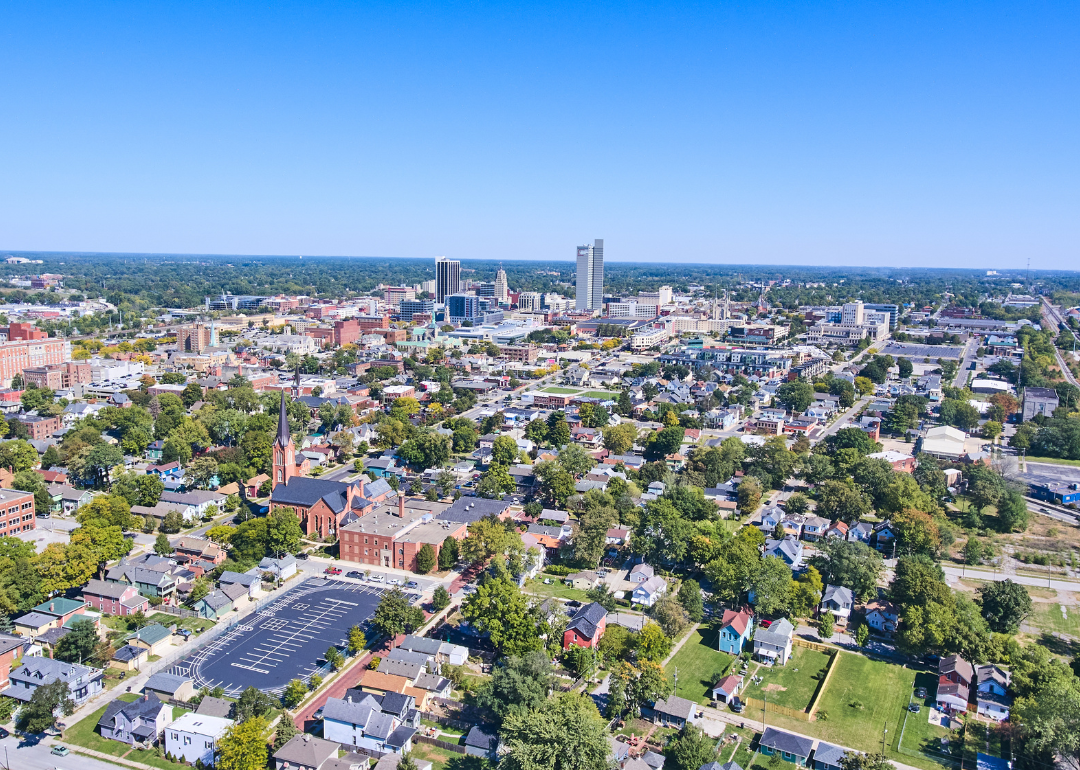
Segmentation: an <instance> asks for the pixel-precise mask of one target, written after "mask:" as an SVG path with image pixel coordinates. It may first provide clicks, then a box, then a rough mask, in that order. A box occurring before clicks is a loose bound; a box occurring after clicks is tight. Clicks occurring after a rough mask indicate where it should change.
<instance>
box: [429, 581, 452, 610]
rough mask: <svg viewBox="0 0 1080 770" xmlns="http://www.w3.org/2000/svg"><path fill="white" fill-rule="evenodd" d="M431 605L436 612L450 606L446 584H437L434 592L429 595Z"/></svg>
mask: <svg viewBox="0 0 1080 770" xmlns="http://www.w3.org/2000/svg"><path fill="white" fill-rule="evenodd" d="M431 606H432V607H434V608H435V611H436V612H439V611H440V610H444V609H446V608H447V607H449V606H450V592H449V591H447V590H446V586H439V587H437V588H436V589H435V593H433V594H432V595H431Z"/></svg>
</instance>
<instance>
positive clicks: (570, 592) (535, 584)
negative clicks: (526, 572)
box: [525, 574, 589, 602]
mask: <svg viewBox="0 0 1080 770" xmlns="http://www.w3.org/2000/svg"><path fill="white" fill-rule="evenodd" d="M544 578H548V579H550V580H551V581H552V582H551V585H544V583H543V579H544ZM564 580H566V578H562V577H559V576H558V575H547V574H541V575H540V576H539V577H537V578H535V579H533V580H530V581H529V582H528V583H526V584H525V590H526V591H529V592H531V593H534V594H536V595H537V596H544V597H552V596H554V597H555V598H557V599H577V600H578V601H579V602H587V601H589V597H588V596H587V595H586V594H585V592H584V591H579V590H578V589H576V588H571V587H570V586H568V585H566V583H564V582H563V581H564Z"/></svg>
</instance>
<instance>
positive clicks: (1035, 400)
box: [1023, 388, 1058, 421]
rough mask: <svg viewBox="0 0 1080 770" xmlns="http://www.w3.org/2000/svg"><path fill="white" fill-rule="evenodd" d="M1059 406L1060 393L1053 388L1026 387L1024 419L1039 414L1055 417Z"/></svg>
mask: <svg viewBox="0 0 1080 770" xmlns="http://www.w3.org/2000/svg"><path fill="white" fill-rule="evenodd" d="M1057 408H1058V394H1057V391H1056V390H1054V389H1053V388H1024V411H1023V418H1024V420H1025V421H1026V420H1030V419H1031V418H1032V417H1034V416H1035V415H1037V414H1041V415H1045V416H1046V417H1053V415H1054V410H1055V409H1057Z"/></svg>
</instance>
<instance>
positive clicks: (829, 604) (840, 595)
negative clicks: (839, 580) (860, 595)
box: [820, 585, 855, 625]
mask: <svg viewBox="0 0 1080 770" xmlns="http://www.w3.org/2000/svg"><path fill="white" fill-rule="evenodd" d="M854 606H855V595H854V594H852V593H851V589H850V588H845V587H844V586H833V585H830V586H825V591H824V593H822V594H821V605H820V609H821V611H822V612H824V611H826V610H829V611H831V612H832V614H833V615H835V616H836V620H837V622H838V623H840V624H841V625H844V624H846V623H847V622H848V618H850V617H851V608H852V607H854Z"/></svg>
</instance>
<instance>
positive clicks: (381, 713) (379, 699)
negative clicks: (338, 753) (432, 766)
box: [323, 691, 419, 754]
mask: <svg viewBox="0 0 1080 770" xmlns="http://www.w3.org/2000/svg"><path fill="white" fill-rule="evenodd" d="M351 692H353V693H355V695H356V696H358V697H354V695H351V694H347V697H345V698H328V699H327V700H326V704H325V705H324V706H323V737H324V738H326V739H327V740H329V741H334V742H336V743H339V744H341V745H343V746H355V747H357V748H360V749H365V750H367V751H374V752H380V753H392V754H401V753H404V752H407V751H409V750H411V749H412V739H413V736H414V735H416V726H417V725H418V724H419V712H417V710H416V708H415V704H416V702H415V699H414V698H413V697H412V696H410V695H404V694H401V693H394V692H387V693H385V694H383V695H373V694H371V693H367V692H363V693H356V691H351Z"/></svg>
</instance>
